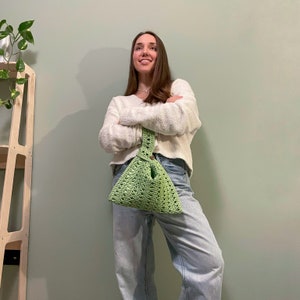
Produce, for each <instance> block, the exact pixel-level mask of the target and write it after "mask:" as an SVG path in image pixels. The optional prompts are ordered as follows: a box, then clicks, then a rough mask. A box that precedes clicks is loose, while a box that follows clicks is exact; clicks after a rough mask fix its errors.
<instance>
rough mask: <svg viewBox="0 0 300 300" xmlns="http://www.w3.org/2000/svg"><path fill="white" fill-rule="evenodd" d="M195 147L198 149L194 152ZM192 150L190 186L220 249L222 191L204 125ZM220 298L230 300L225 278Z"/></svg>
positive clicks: (194, 141) (196, 137) (195, 139)
mask: <svg viewBox="0 0 300 300" xmlns="http://www.w3.org/2000/svg"><path fill="white" fill-rule="evenodd" d="M195 149H199V150H197V152H196V150H195ZM192 151H193V167H194V175H193V176H192V178H191V184H192V188H193V190H194V192H195V197H196V199H198V200H199V202H200V204H201V206H202V208H203V211H204V213H205V215H206V217H207V219H208V221H209V223H210V225H211V227H212V229H213V231H214V233H215V236H216V238H217V240H218V242H219V244H220V248H221V249H222V243H220V241H219V239H218V236H219V231H220V230H221V226H222V204H223V199H222V192H221V189H220V186H219V181H218V174H217V166H216V165H215V160H214V157H213V154H212V153H213V152H212V150H211V148H210V144H209V139H208V137H207V135H206V131H205V127H204V126H202V127H201V128H200V129H199V131H198V132H197V134H196V136H195V138H194V140H193V143H192ZM224 260H225V274H224V277H226V258H225V257H224ZM222 300H230V297H229V294H228V291H227V289H226V281H225V280H224V282H223V291H222Z"/></svg>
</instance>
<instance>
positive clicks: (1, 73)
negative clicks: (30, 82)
mask: <svg viewBox="0 0 300 300" xmlns="http://www.w3.org/2000/svg"><path fill="white" fill-rule="evenodd" d="M33 23H34V20H29V21H24V22H22V23H20V24H19V26H18V29H17V30H16V31H14V28H13V26H12V25H10V24H8V23H7V22H6V20H4V19H3V20H1V21H0V40H4V39H5V41H6V45H4V46H3V47H2V48H0V58H2V59H1V60H2V62H3V63H2V64H1V68H0V80H7V81H9V85H8V86H9V93H8V94H9V96H8V97H6V98H5V99H2V98H1V95H0V107H1V106H5V107H6V108H7V109H10V108H12V106H13V102H14V100H15V99H16V98H17V97H18V96H19V95H20V92H19V91H18V90H17V88H16V87H17V85H21V84H25V83H26V82H27V78H25V77H20V76H17V78H16V79H14V80H12V78H11V76H10V72H17V73H21V72H23V71H24V70H25V62H24V61H23V59H22V52H23V51H24V50H26V49H27V47H28V44H34V37H33V35H32V32H31V27H32V25H33ZM12 59H13V61H15V64H14V67H13V70H12V69H11V68H10V67H9V65H10V63H11V61H12Z"/></svg>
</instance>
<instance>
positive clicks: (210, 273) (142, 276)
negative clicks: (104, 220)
mask: <svg viewBox="0 0 300 300" xmlns="http://www.w3.org/2000/svg"><path fill="white" fill-rule="evenodd" d="M155 156H156V159H157V160H159V161H160V162H161V164H162V165H163V166H164V168H165V169H166V171H167V172H168V174H169V176H170V177H171V179H172V181H173V183H174V185H175V187H176V189H177V191H178V194H179V197H180V200H181V202H182V207H183V213H182V214H179V215H170V214H159V213H152V212H147V211H142V210H138V209H134V208H128V207H124V206H120V205H115V204H113V238H114V254H115V269H116V276H117V280H118V284H119V288H120V292H121V294H122V297H123V299H124V300H157V299H158V298H157V293H156V288H155V283H154V251H153V241H152V229H153V225H154V222H155V220H156V221H157V222H158V224H159V225H160V226H161V229H162V231H163V233H164V235H165V237H166V241H167V244H168V247H169V250H170V254H171V258H172V262H173V265H174V267H175V268H176V269H177V270H178V271H179V273H180V274H181V276H182V287H181V293H180V296H179V299H180V300H220V299H221V290H222V278H223V267H224V262H223V258H222V253H221V250H220V248H219V246H218V243H217V241H216V239H215V236H214V234H213V232H212V230H211V227H210V225H209V223H208V221H207V219H206V217H205V215H204V213H203V211H202V209H201V206H200V204H199V202H198V201H197V200H196V199H195V198H194V196H193V191H192V189H191V186H190V179H189V175H188V173H187V169H186V167H185V163H184V162H183V161H182V160H179V159H175V160H174V159H167V158H166V157H163V156H161V155H159V154H156V155H155ZM127 165H128V163H125V164H124V165H122V166H118V167H116V168H115V171H114V178H113V184H115V183H116V181H117V180H118V178H119V177H120V176H121V174H122V173H123V171H124V170H125V169H126V167H127ZM170 288H172V287H170Z"/></svg>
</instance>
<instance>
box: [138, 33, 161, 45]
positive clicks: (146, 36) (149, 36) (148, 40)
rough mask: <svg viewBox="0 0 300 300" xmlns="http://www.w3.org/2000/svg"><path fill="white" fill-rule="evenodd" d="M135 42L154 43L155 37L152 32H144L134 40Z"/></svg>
mask: <svg viewBox="0 0 300 300" xmlns="http://www.w3.org/2000/svg"><path fill="white" fill-rule="evenodd" d="M135 43H136V44H149V43H154V44H156V39H155V37H154V36H153V35H152V34H148V33H145V34H143V35H141V36H140V37H139V38H138V39H137V40H136V42H135Z"/></svg>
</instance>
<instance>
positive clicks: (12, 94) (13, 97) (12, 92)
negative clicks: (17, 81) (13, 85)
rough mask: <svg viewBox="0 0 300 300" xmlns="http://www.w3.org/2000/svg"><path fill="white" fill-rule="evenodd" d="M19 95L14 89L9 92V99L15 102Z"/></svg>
mask: <svg viewBox="0 0 300 300" xmlns="http://www.w3.org/2000/svg"><path fill="white" fill-rule="evenodd" d="M19 95H20V92H18V91H17V90H16V89H12V90H11V91H10V97H11V98H12V99H13V100H15V99H16V98H17V97H18V96H19Z"/></svg>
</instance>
